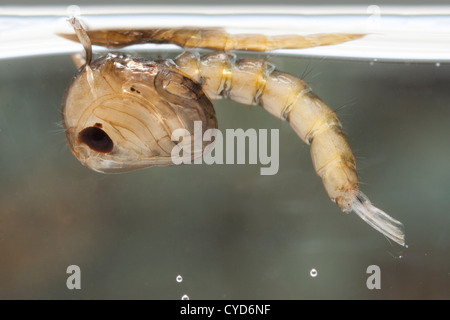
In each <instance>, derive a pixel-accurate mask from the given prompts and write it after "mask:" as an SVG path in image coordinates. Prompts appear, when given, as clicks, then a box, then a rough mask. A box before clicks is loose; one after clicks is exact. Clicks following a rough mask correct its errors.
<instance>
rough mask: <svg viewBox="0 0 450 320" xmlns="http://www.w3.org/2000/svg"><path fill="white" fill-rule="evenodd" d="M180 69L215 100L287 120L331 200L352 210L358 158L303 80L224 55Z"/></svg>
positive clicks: (187, 61)
mask: <svg viewBox="0 0 450 320" xmlns="http://www.w3.org/2000/svg"><path fill="white" fill-rule="evenodd" d="M175 63H176V64H177V65H178V67H179V68H180V69H181V70H182V71H183V72H185V73H186V74H188V75H190V76H191V77H193V78H194V80H196V81H198V82H200V83H201V84H202V87H203V89H204V90H205V91H206V93H207V94H208V95H209V97H210V98H212V99H219V98H222V97H225V98H229V99H232V100H234V101H237V102H240V103H243V104H247V105H254V104H259V105H261V106H262V107H263V108H264V109H266V110H267V111H268V112H270V113H271V114H272V115H274V116H275V117H277V118H280V119H283V120H287V121H288V122H289V123H290V125H291V126H292V128H293V129H294V131H295V132H296V133H297V134H298V136H299V137H300V138H301V139H302V140H303V141H304V142H306V143H307V144H310V145H311V155H312V160H313V164H314V168H315V170H316V172H317V174H318V175H319V176H320V177H321V178H322V181H323V183H324V186H325V189H326V191H327V193H328V195H329V197H330V198H331V199H332V200H333V201H335V202H336V203H337V204H338V205H339V207H340V208H341V209H342V210H344V211H348V210H351V204H350V202H351V201H352V199H351V198H353V196H354V191H355V192H357V191H358V188H359V186H358V178H357V174H356V168H355V165H356V161H355V158H354V156H353V153H352V151H351V149H350V146H349V145H348V143H347V140H346V138H345V136H344V134H343V133H342V128H341V124H340V122H339V120H338V118H337V116H336V114H335V113H334V112H333V111H332V110H331V109H330V108H329V107H328V106H327V105H326V104H325V103H324V102H323V101H322V100H321V99H320V98H318V97H317V96H316V95H315V94H314V93H312V91H311V89H310V88H309V86H308V85H307V84H306V83H305V82H304V81H303V80H301V79H299V78H296V77H294V76H292V75H290V74H287V73H284V72H280V71H277V70H275V68H274V67H273V65H271V64H270V63H268V62H266V61H264V60H259V59H238V60H236V58H235V56H234V55H229V54H226V53H223V52H215V53H210V54H207V55H204V56H201V57H200V56H198V55H195V54H193V53H189V52H186V53H183V54H182V55H180V56H179V57H177V58H176V59H175Z"/></svg>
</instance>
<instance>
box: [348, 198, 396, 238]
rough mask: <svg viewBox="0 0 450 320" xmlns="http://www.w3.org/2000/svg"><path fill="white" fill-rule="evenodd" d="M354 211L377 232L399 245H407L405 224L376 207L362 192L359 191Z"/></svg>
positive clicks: (354, 202)
mask: <svg viewBox="0 0 450 320" xmlns="http://www.w3.org/2000/svg"><path fill="white" fill-rule="evenodd" d="M352 210H353V211H354V212H355V213H356V214H357V215H358V216H360V217H361V219H363V220H364V221H366V222H367V223H368V224H369V225H371V226H372V227H373V228H374V229H375V230H378V231H379V232H381V233H382V234H384V235H385V236H386V237H388V238H389V239H392V240H393V241H395V242H397V243H398V244H400V245H402V246H404V245H405V232H404V230H403V229H404V228H403V224H402V223H401V222H400V221H397V220H395V219H394V218H392V217H391V216H389V215H388V214H387V213H386V212H384V211H382V210H380V209H378V208H377V207H375V206H374V205H373V204H372V203H371V202H370V200H369V199H368V198H367V197H366V195H365V194H364V193H362V192H361V191H358V194H357V195H356V197H355V200H353V202H352Z"/></svg>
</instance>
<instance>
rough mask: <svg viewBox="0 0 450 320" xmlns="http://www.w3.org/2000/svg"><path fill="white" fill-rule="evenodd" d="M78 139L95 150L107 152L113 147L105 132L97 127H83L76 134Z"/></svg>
mask: <svg viewBox="0 0 450 320" xmlns="http://www.w3.org/2000/svg"><path fill="white" fill-rule="evenodd" d="M78 139H79V140H80V141H81V142H83V143H85V144H87V146H88V147H89V148H91V149H92V150H94V151H97V152H103V153H108V152H111V151H112V149H113V147H114V143H113V142H112V140H111V138H110V137H109V136H108V135H107V134H106V132H105V131H103V130H102V129H100V128H97V127H88V128H85V129H83V130H82V131H81V132H80V133H79V134H78Z"/></svg>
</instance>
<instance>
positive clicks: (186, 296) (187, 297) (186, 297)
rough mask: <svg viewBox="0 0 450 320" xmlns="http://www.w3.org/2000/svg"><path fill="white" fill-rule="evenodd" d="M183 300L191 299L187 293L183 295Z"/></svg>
mask: <svg viewBox="0 0 450 320" xmlns="http://www.w3.org/2000/svg"><path fill="white" fill-rule="evenodd" d="M181 300H189V296H188V295H187V294H185V295H184V296H182V297H181Z"/></svg>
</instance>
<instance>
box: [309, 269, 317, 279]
mask: <svg viewBox="0 0 450 320" xmlns="http://www.w3.org/2000/svg"><path fill="white" fill-rule="evenodd" d="M309 274H310V275H311V277H313V278H315V277H317V270H316V269H312V270H311V271H310V272H309Z"/></svg>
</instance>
